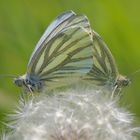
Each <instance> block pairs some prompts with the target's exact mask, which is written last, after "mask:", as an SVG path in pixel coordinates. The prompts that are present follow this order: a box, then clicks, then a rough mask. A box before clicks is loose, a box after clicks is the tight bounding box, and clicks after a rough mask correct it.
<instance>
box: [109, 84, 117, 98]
mask: <svg viewBox="0 0 140 140" xmlns="http://www.w3.org/2000/svg"><path fill="white" fill-rule="evenodd" d="M117 88H118V85H115V87H114V89H113V91H112V93H111V99H113V97H114V96H115V92H116V90H117Z"/></svg>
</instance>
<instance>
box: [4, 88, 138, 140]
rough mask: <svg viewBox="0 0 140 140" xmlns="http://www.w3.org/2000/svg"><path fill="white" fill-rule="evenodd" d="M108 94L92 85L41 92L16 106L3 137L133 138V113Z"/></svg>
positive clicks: (24, 139) (48, 139)
mask: <svg viewBox="0 0 140 140" xmlns="http://www.w3.org/2000/svg"><path fill="white" fill-rule="evenodd" d="M109 94H110V93H105V91H104V90H101V89H96V90H95V89H93V88H92V89H91V88H80V89H79V88H75V89H69V90H67V91H65V92H60V93H58V92H57V93H54V96H49V95H46V94H41V95H40V96H37V97H36V98H33V99H32V100H30V101H28V102H27V103H26V104H25V105H20V107H18V108H19V109H18V111H16V114H15V115H13V116H12V119H13V118H14V121H13V122H11V124H10V125H11V128H13V129H14V131H13V133H11V134H7V136H5V138H3V140H13V139H14V140H19V138H20V140H29V139H30V140H137V138H136V137H135V135H134V134H135V132H137V131H139V128H135V127H134V126H133V120H134V118H133V116H132V115H131V114H130V113H129V112H128V111H126V110H125V109H122V108H120V107H119V105H118V99H117V97H116V99H115V98H114V100H112V99H111V98H110V97H109V96H108V95H109ZM12 119H11V120H12ZM9 135H10V137H9Z"/></svg>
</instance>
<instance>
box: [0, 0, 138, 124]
mask: <svg viewBox="0 0 140 140" xmlns="http://www.w3.org/2000/svg"><path fill="white" fill-rule="evenodd" d="M139 5H140V1H139V0H133V1H131V0H127V1H126V0H124V1H121V0H114V1H108V0H107V1H102V0H69V1H68V0H46V1H45V0H42V1H34V0H29V1H27V0H25V1H20V0H13V1H10V0H1V1H0V50H1V51H0V74H16V75H20V74H21V75H22V74H24V73H25V71H26V65H27V63H28V59H29V56H30V54H31V52H32V50H33V48H34V46H35V44H36V43H37V41H38V40H39V38H40V37H41V35H42V33H43V32H44V30H45V28H46V27H47V26H48V25H49V23H50V22H51V21H52V20H53V19H54V18H55V17H56V16H57V15H59V14H60V13H62V12H64V11H65V10H73V11H75V12H76V13H84V14H86V15H87V16H88V18H89V20H90V22H91V26H92V28H93V29H94V30H95V31H97V32H98V33H99V34H100V35H101V36H102V37H103V38H104V40H105V42H106V43H107V44H108V46H109V48H110V49H111V51H112V53H113V55H114V57H115V59H116V62H117V64H118V67H119V71H120V73H121V74H123V73H124V74H125V75H128V77H129V76H130V75H131V73H133V72H134V71H136V70H137V69H139V68H140V63H139V60H140V54H139V53H140V47H139V46H140V41H139V35H140V28H139V25H140V18H139V13H140V8H139ZM130 78H131V80H132V84H131V85H130V86H129V87H128V88H126V89H124V90H123V94H124V96H123V98H122V103H123V105H126V106H128V105H130V104H131V107H129V108H130V110H131V111H132V112H133V113H135V114H136V116H137V118H138V119H139V120H140V109H139V106H140V102H139V100H140V94H139V91H140V87H139V82H140V73H137V74H136V75H134V76H133V77H131V76H130ZM20 92H21V90H20V89H19V88H18V87H15V86H14V85H13V83H12V79H9V78H2V77H1V78H0V119H1V118H2V117H3V113H6V112H7V111H8V110H9V109H11V110H12V108H13V105H14V104H15V103H16V102H17V98H18V97H19V94H20ZM0 125H1V124H0Z"/></svg>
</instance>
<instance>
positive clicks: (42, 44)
mask: <svg viewBox="0 0 140 140" xmlns="http://www.w3.org/2000/svg"><path fill="white" fill-rule="evenodd" d="M80 26H81V27H83V28H85V29H86V30H87V31H88V32H91V29H90V24H89V21H88V19H87V17H86V16H85V15H76V14H75V13H74V12H72V11H67V12H65V13H63V14H61V15H60V16H58V17H57V18H56V19H55V20H54V21H53V22H52V23H51V24H50V26H49V27H48V28H47V29H46V31H45V33H44V34H43V36H42V37H41V39H40V40H39V42H38V43H37V45H36V47H35V49H34V51H33V53H32V55H31V57H30V60H29V63H28V67H27V73H28V74H30V73H32V74H34V73H35V71H34V67H33V65H36V62H37V60H38V59H39V57H40V54H41V53H42V52H43V51H44V49H45V48H46V47H47V46H48V45H47V44H48V42H49V41H50V40H51V39H53V38H54V37H55V36H57V34H59V33H60V32H62V31H63V30H66V29H67V28H70V27H80Z"/></svg>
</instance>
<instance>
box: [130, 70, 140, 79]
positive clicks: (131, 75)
mask: <svg viewBox="0 0 140 140" xmlns="http://www.w3.org/2000/svg"><path fill="white" fill-rule="evenodd" d="M139 72H140V69H138V70H136V71H134V72H133V73H131V74H130V75H129V77H130V78H132V77H133V76H134V75H135V74H137V73H139Z"/></svg>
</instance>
